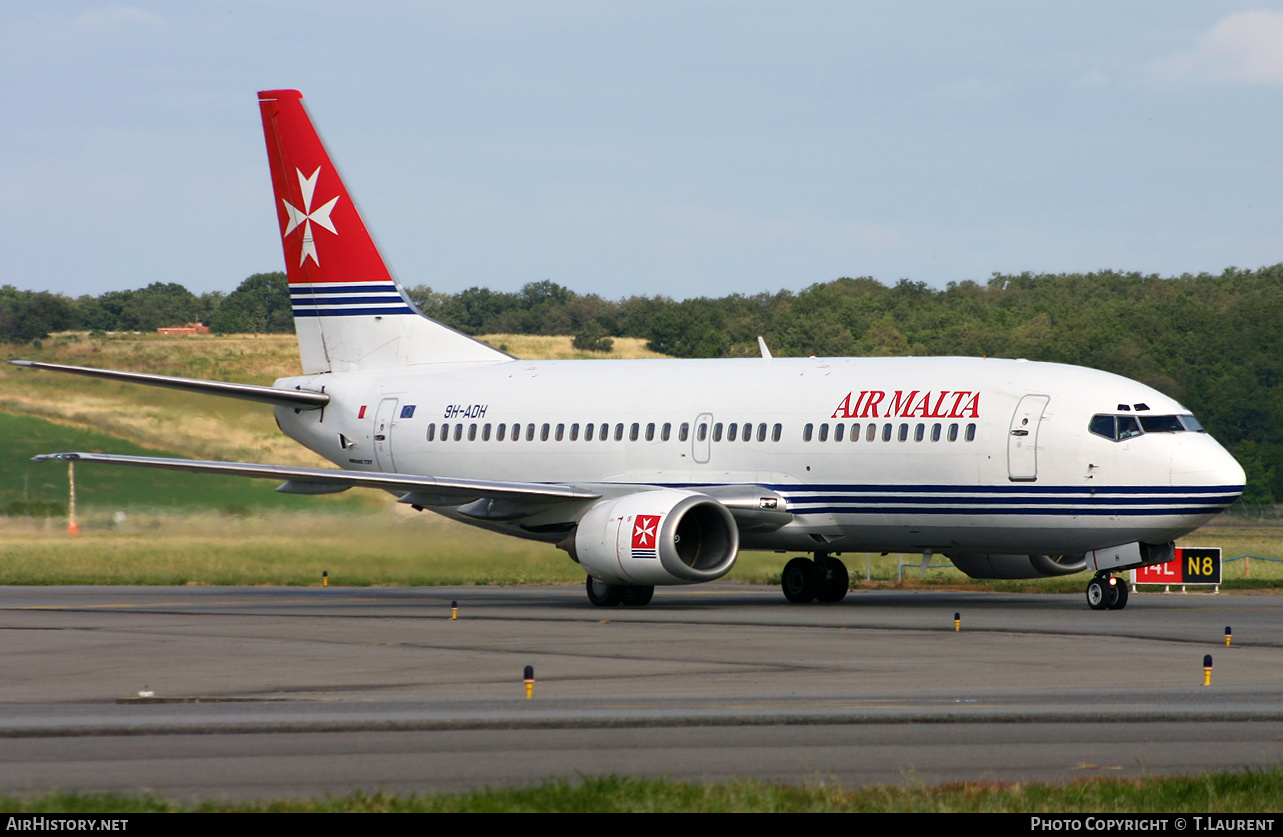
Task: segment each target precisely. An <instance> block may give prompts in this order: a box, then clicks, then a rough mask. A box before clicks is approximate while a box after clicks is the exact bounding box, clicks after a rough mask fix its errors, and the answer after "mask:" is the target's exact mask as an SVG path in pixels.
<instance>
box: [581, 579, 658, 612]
mask: <svg viewBox="0 0 1283 837" xmlns="http://www.w3.org/2000/svg"><path fill="white" fill-rule="evenodd" d="M587 588H588V601H590V602H592V603H593V604H594V605H596V606H597V607H614V606H615V605H617V604H620V603H621V602H622V603H623V604H625V605H628V606H630V607H641V606H642V605H647V604H650V600H651V598H652V597H653V596H654V595H655V588H654V586H653V585H650V584H607V583H606V582H604V581H598V580H597V579H595V578H593V577H592V576H588V582H587Z"/></svg>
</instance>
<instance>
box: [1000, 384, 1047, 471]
mask: <svg viewBox="0 0 1283 837" xmlns="http://www.w3.org/2000/svg"><path fill="white" fill-rule="evenodd" d="M1050 400H1051V397H1050V396H1047V395H1026V396H1025V397H1024V398H1022V399H1020V403H1019V404H1017V405H1016V412H1015V414H1014V415H1012V417H1011V429H1010V431H1009V432H1008V435H1007V476H1008V477H1010V478H1011V481H1012V482H1033V481H1035V480H1037V479H1038V427H1039V425H1041V424H1042V414H1043V412H1044V411H1045V410H1046V409H1047V402H1048V401H1050Z"/></svg>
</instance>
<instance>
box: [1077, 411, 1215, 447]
mask: <svg viewBox="0 0 1283 837" xmlns="http://www.w3.org/2000/svg"><path fill="white" fill-rule="evenodd" d="M1087 429H1088V430H1090V431H1091V432H1092V433H1094V434H1096V435H1097V436H1104V437H1105V438H1106V439H1113V440H1114V441H1121V440H1123V439H1130V438H1132V437H1133V436H1139V435H1141V434H1142V433H1184V432H1192V433H1202V432H1203V426H1202V425H1201V424H1199V423H1198V419H1196V418H1194V417H1193V416H1191V415H1189V414H1184V415H1177V416H1147V415H1139V416H1138V415H1135V414H1133V415H1122V416H1116V415H1106V414H1104V413H1100V414H1097V415H1094V416H1092V417H1091V421H1090V422H1089V423H1088V425H1087Z"/></svg>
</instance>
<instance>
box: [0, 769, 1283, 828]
mask: <svg viewBox="0 0 1283 837" xmlns="http://www.w3.org/2000/svg"><path fill="white" fill-rule="evenodd" d="M1280 810H1283V769H1280V768H1274V769H1272V770H1258V771H1248V772H1245V773H1211V774H1205V775H1201V776H1190V777H1173V778H1145V779H1090V780H1086V781H1081V782H1066V783H1063V784H1050V783H1043V782H1012V783H1006V782H956V783H951V784H947V785H938V786H933V787H928V786H923V785H921V784H916V783H910V784H908V785H905V786H890V785H874V786H871V787H865V788H843V787H841V786H839V785H836V784H828V783H823V782H816V783H813V784H807V785H801V786H794V785H783V784H775V783H769V782H751V781H743V782H721V783H708V784H696V783H692V782H673V781H668V780H663V779H628V778H621V777H617V776H603V777H598V778H593V777H587V778H584V779H582V780H580V781H573V782H571V781H556V782H545V783H543V784H540V785H536V786H534V787H529V788H490V789H486V790H481V791H473V792H471V793H459V794H415V795H410V794H391V793H383V792H377V793H360V792H357V793H352V794H346V795H343V796H332V797H325V798H321V799H298V800H271V801H266V802H258V803H231V802H220V801H208V802H200V803H195V804H189V803H178V802H174V801H171V800H167V799H165V798H163V797H159V796H155V795H141V796H131V795H125V794H68V793H54V794H47V795H42V796H31V797H12V796H10V797H0V811H3V812H6V813H21V814H46V813H64V814H75V813H81V812H83V813H94V814H118V813H148V812H167V811H198V812H211V813H212V812H224V811H239V812H281V813H283V812H301V813H321V812H343V813H384V812H473V813H481V812H505V813H518V812H520V813H526V812H530V813H534V812H637V813H660V812H665V813H667V812H679V811H680V812H685V811H706V812H739V813H782V812H789V813H793V812H830V811H832V812H851V813H854V812H860V813H1026V814H1046V813H1085V814H1095V815H1108V814H1136V813H1141V812H1145V813H1173V814H1193V815H1207V814H1209V813H1215V814H1219V815H1225V814H1238V815H1247V816H1252V815H1260V814H1263V813H1265V812H1277V811H1280ZM1206 823H1207V821H1206V820H1204V824H1205V825H1206ZM1232 830H1235V831H1240V830H1242V829H1232Z"/></svg>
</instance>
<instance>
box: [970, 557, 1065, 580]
mask: <svg viewBox="0 0 1283 837" xmlns="http://www.w3.org/2000/svg"><path fill="white" fill-rule="evenodd" d="M945 557H947V558H948V559H949V560H950V561H952V562H953V565H954V566H955V567H957V568H958V569H960V570H962V571H963V572H964V573H966V574H967V575H969V576H971V577H972V578H1045V577H1047V576H1050V575H1073V574H1074V573H1080V572H1083V571H1084V570H1086V569H1087V556H1085V555H1001V554H993V553H983V552H951V553H945Z"/></svg>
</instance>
